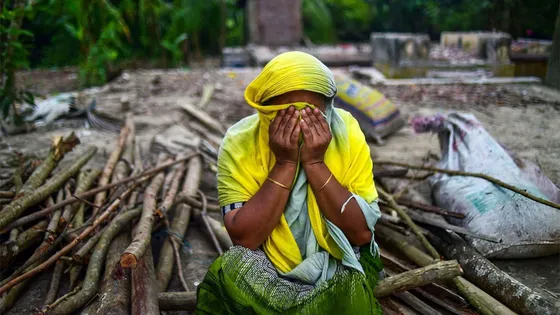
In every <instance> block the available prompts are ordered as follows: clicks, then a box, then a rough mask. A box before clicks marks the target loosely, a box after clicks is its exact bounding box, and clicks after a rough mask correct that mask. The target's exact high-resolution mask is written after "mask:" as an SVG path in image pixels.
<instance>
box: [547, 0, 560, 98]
mask: <svg viewBox="0 0 560 315" xmlns="http://www.w3.org/2000/svg"><path fill="white" fill-rule="evenodd" d="M553 40H554V42H553V43H552V51H551V52H550V58H549V59H548V69H547V73H546V79H545V83H546V84H547V85H550V86H552V87H554V88H557V89H559V90H560V7H559V8H558V16H557V17H556V30H555V32H554V39H553Z"/></svg>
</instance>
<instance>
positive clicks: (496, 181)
mask: <svg viewBox="0 0 560 315" xmlns="http://www.w3.org/2000/svg"><path fill="white" fill-rule="evenodd" d="M374 164H375V165H392V166H401V167H406V168H408V169H411V170H422V171H430V172H436V173H443V174H447V175H451V176H470V177H477V178H482V179H485V180H487V181H489V182H491V183H492V184H495V185H498V186H501V187H504V188H506V189H509V190H511V191H513V192H516V193H518V194H520V195H521V196H523V197H525V198H529V199H531V200H533V201H536V202H538V203H541V204H543V205H547V206H549V207H553V208H556V209H560V204H557V203H555V202H552V201H550V200H547V199H543V198H540V197H537V196H535V195H532V194H530V193H528V192H527V191H526V190H524V189H521V188H517V187H515V186H513V185H510V184H508V183H505V182H503V181H501V180H499V179H497V178H494V177H492V176H488V175H486V174H482V173H471V172H464V171H457V170H448V169H443V168H437V167H429V166H415V165H410V164H406V163H401V162H393V161H375V162H374Z"/></svg>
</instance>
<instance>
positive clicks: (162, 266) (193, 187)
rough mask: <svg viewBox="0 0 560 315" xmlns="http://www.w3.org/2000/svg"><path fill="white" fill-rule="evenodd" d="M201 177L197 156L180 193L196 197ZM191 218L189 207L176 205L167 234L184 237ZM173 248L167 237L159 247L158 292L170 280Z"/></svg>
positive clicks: (190, 165) (192, 160) (200, 166)
mask: <svg viewBox="0 0 560 315" xmlns="http://www.w3.org/2000/svg"><path fill="white" fill-rule="evenodd" d="M201 176H202V159H201V158H200V157H199V156H197V157H194V158H193V159H191V160H190V161H189V163H188V170H187V175H186V177H185V180H184V182H183V187H182V189H181V193H182V194H184V195H187V196H196V193H197V191H198V186H199V184H200V178H201ZM190 217H191V207H190V206H188V205H186V204H182V203H180V204H178V206H177V207H175V210H174V216H173V221H172V222H171V226H170V227H169V230H170V231H169V233H170V234H172V235H175V236H177V237H179V238H183V237H184V236H185V232H186V230H187V226H188V224H189V221H190ZM174 261H175V258H174V253H173V246H171V243H170V241H169V236H168V237H167V239H166V240H165V241H164V242H163V245H162V247H161V251H160V255H159V260H158V263H157V267H156V278H157V288H158V291H159V292H164V291H165V290H166V289H167V285H168V284H169V279H171V273H172V271H173V265H174Z"/></svg>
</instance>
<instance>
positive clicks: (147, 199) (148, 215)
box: [121, 155, 165, 268]
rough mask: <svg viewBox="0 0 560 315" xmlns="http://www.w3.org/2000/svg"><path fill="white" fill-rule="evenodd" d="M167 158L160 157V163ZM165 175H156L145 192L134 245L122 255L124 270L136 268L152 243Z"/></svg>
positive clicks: (133, 241)
mask: <svg viewBox="0 0 560 315" xmlns="http://www.w3.org/2000/svg"><path fill="white" fill-rule="evenodd" d="M164 158H165V157H164V156H161V155H160V158H159V159H158V160H159V161H162V160H163V159H164ZM164 178H165V174H164V173H161V174H158V175H156V176H155V177H154V178H153V179H152V182H151V183H150V185H149V186H148V187H147V188H146V191H145V192H144V205H143V207H142V216H140V221H139V222H138V224H137V226H136V229H135V234H134V238H133V239H132V243H130V245H128V247H127V248H126V250H125V251H124V253H123V254H122V255H121V266H122V267H123V268H136V264H137V263H138V260H139V259H140V258H141V257H143V256H144V253H145V252H146V250H147V248H148V247H149V245H150V243H151V241H152V227H153V225H154V219H155V215H156V196H157V194H158V192H159V190H160V189H161V186H162V184H163V180H164Z"/></svg>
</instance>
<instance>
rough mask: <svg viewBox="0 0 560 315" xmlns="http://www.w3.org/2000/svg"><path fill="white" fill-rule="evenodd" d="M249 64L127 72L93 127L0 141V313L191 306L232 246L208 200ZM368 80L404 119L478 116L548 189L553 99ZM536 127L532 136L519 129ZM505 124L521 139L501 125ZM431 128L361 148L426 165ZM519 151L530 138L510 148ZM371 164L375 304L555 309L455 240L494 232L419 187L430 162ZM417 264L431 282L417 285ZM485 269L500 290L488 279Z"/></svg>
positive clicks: (251, 72) (98, 109) (419, 309)
mask: <svg viewBox="0 0 560 315" xmlns="http://www.w3.org/2000/svg"><path fill="white" fill-rule="evenodd" d="M256 74H258V69H240V70H231V69H222V70H220V71H206V72H186V71H139V72H135V73H128V72H125V73H123V75H121V77H119V78H117V79H116V80H114V81H113V82H111V83H109V84H108V85H106V86H105V87H103V88H102V89H101V90H100V92H99V93H96V94H95V95H94V96H95V97H94V99H95V114H96V115H97V116H96V117H101V118H100V119H102V122H99V121H97V123H96V120H95V118H93V123H91V118H88V116H87V112H86V115H85V116H83V117H81V118H79V119H80V122H81V123H80V124H79V125H78V126H76V125H75V124H70V122H69V121H70V120H71V119H66V118H64V119H59V120H58V122H59V125H58V129H55V130H53V129H43V131H41V132H33V133H27V134H21V135H18V136H16V137H7V138H6V139H4V140H3V141H4V142H3V143H2V144H1V146H0V204H1V205H0V207H2V208H1V209H2V210H0V255H2V256H1V257H0V259H2V264H3V265H4V267H3V268H0V269H1V270H2V271H0V297H1V298H0V313H6V314H18V313H30V312H42V313H44V314H72V313H76V312H78V311H80V310H82V311H83V314H102V313H103V312H104V311H105V310H109V309H115V310H116V309H117V308H118V309H119V310H121V312H122V313H125V314H126V313H129V312H130V310H131V309H133V310H135V311H136V312H139V313H147V312H156V313H157V312H159V311H166V312H168V313H169V314H182V313H179V312H178V311H183V312H184V311H189V312H190V311H192V310H193V308H194V307H195V305H196V295H195V292H196V286H197V285H198V284H199V283H200V282H201V281H202V279H203V278H204V275H205V273H206V270H207V268H208V266H209V265H210V264H211V263H212V261H213V260H214V259H215V258H216V257H217V256H218V255H219V253H220V252H221V251H223V250H226V249H227V248H228V247H229V246H231V240H230V239H229V237H228V235H227V233H226V232H225V230H224V229H223V223H222V222H221V215H220V214H219V207H218V205H217V200H216V196H217V190H216V189H217V187H216V178H215V172H216V158H217V152H218V148H219V145H220V143H221V139H222V137H223V135H224V131H225V130H226V129H227V127H228V126H229V125H231V124H233V123H234V122H236V121H238V120H239V119H241V118H243V117H245V116H247V115H250V114H253V113H254V112H253V110H252V109H251V108H250V107H249V106H246V105H244V98H243V90H244V87H245V86H246V85H247V84H248V83H249V82H250V80H251V79H252V78H254V77H255V76H256ZM376 89H378V90H379V92H380V93H382V94H383V95H384V96H385V97H386V98H387V99H389V100H391V102H394V105H395V106H396V107H397V106H398V110H399V111H400V112H401V114H402V115H403V117H406V116H415V115H420V114H421V115H422V116H426V115H433V114H435V113H434V112H440V111H442V108H444V109H445V110H449V109H455V110H457V109H460V110H462V111H469V112H473V113H476V116H477V118H479V124H480V125H484V126H485V127H487V128H488V131H489V133H490V134H498V135H499V137H497V138H496V140H497V141H499V143H500V144H502V145H503V146H504V147H505V146H507V150H508V154H509V156H512V153H509V152H516V153H518V154H519V153H520V154H519V156H515V157H514V158H513V157H512V159H513V160H514V161H515V163H516V165H517V166H518V167H520V168H523V167H521V166H519V165H520V164H519V163H520V162H519V161H524V160H526V159H529V160H531V161H534V162H535V163H536V164H533V165H534V167H535V168H536V169H539V167H540V169H542V173H544V174H547V175H549V177H550V180H549V181H548V182H546V181H543V182H546V183H547V184H548V187H549V188H548V190H547V193H546V194H547V196H548V195H551V194H553V193H554V192H556V193H557V191H554V189H552V188H551V187H552V186H550V184H552V185H553V186H554V183H558V181H559V180H560V170H559V169H558V168H557V165H556V164H557V163H554V159H555V155H554V154H549V153H550V152H551V151H550V152H549V151H546V150H545V151H541V150H540V148H541V146H542V147H545V146H546V145H548V146H554V143H557V141H560V140H559V139H558V137H556V136H554V135H551V137H549V138H546V139H545V138H538V139H536V138H535V137H534V134H535V133H537V132H539V133H540V132H542V130H544V131H546V130H548V129H549V128H550V126H552V125H553V122H554V118H553V116H554V113H556V114H557V111H558V108H560V106H558V104H560V103H558V104H557V103H555V102H557V101H554V100H551V99H549V98H545V97H541V96H539V95H538V94H536V93H534V91H533V89H532V87H528V86H520V87H518V86H515V87H512V86H482V85H473V86H469V85H450V86H410V87H408V86H399V87H393V86H380V87H376ZM523 91H525V94H524V92H523ZM492 92H496V94H495V95H492ZM524 97H525V98H524ZM499 101H501V104H498V102H499ZM91 102H92V100H91V99H89V100H88V101H86V102H85V104H87V105H86V108H87V106H89V105H90V104H91ZM521 117H525V120H523V119H521ZM556 117H557V116H556ZM512 119H513V121H511V120H512ZM535 121H539V122H541V125H540V126H539V128H540V129H539V130H541V131H539V130H525V129H527V128H526V124H532V123H534V122H535ZM84 122H85V123H87V124H84ZM549 125H550V126H549ZM519 129H522V130H525V131H526V134H523V133H522V132H521V131H519V132H518V133H515V134H514V133H513V132H515V130H519ZM512 130H513V132H512ZM71 132H74V135H73V136H68V137H66V138H63V137H60V135H61V134H70V133H71ZM55 135H59V136H58V137H56V138H54V139H55V141H51V140H52V139H53V137H54V136H55ZM434 138H435V137H432V136H429V135H427V134H414V133H413V130H412V129H411V128H410V127H408V126H402V127H399V128H398V129H397V130H394V131H393V132H392V133H391V136H389V137H388V138H387V139H386V142H387V143H386V145H385V146H383V147H378V146H375V145H374V144H371V148H372V156H373V157H374V160H387V159H391V160H393V161H404V162H410V163H412V162H415V163H416V165H417V164H420V162H421V163H422V164H423V165H427V162H428V161H429V160H427V159H426V156H428V155H430V156H432V157H434V156H435V158H437V159H439V158H440V156H438V154H441V153H440V152H439V151H438V144H437V139H434ZM78 139H79V141H80V142H81V143H82V144H78V141H77V140H78ZM547 141H548V142H547ZM48 143H52V144H51V145H50V147H49V146H48V145H47V144H48ZM531 146H533V147H534V146H537V147H536V148H535V149H534V150H533V151H531V150H524V148H531ZM96 148H97V150H96ZM549 149H550V148H549ZM550 150H552V149H550ZM540 152H544V153H543V154H539V153H540ZM535 157H539V159H538V160H536V159H535ZM523 165H531V164H523ZM380 167H381V168H380ZM525 167H527V166H525ZM375 174H376V177H375V178H376V183H379V184H378V185H377V186H378V187H379V193H380V205H381V209H382V211H383V216H382V218H381V219H380V221H379V222H378V224H377V226H376V241H377V242H378V243H379V245H380V249H381V258H382V260H383V263H384V265H385V271H386V274H387V277H386V278H385V280H383V281H382V282H380V283H379V285H378V289H376V294H379V296H384V297H381V298H379V301H380V303H381V304H382V306H383V309H384V312H385V313H387V314H427V313H429V314H477V313H479V314H514V312H520V313H522V314H555V312H556V313H557V312H558V310H557V309H556V307H557V306H555V303H558V297H557V296H555V295H554V292H552V293H551V292H546V290H542V289H541V288H534V286H533V285H532V284H533V283H529V285H528V284H527V283H526V279H525V278H523V279H522V282H519V281H517V280H516V278H517V276H515V277H512V271H511V270H509V269H506V270H502V269H500V268H498V267H500V266H501V265H500V264H498V262H494V261H489V260H487V259H486V258H484V257H482V256H481V255H480V254H477V253H476V252H475V250H474V249H473V248H472V247H471V246H472V245H473V244H472V242H471V243H469V242H464V241H463V237H465V238H467V239H472V238H473V237H474V239H479V238H481V237H482V238H487V239H493V238H495V237H498V238H501V237H502V236H501V235H499V236H498V235H495V234H494V233H488V232H487V231H477V230H473V229H472V228H471V226H470V225H469V224H468V221H469V220H470V219H469V218H467V216H468V214H467V213H465V212H464V211H462V209H459V208H457V207H453V206H451V205H449V204H444V203H439V202H437V200H436V202H433V201H432V200H431V196H432V188H431V186H430V185H429V184H428V181H430V178H431V177H432V176H434V173H433V172H428V173H422V172H419V171H415V170H412V169H405V170H404V171H403V170H402V168H401V169H399V170H397V171H395V170H394V169H385V168H383V167H382V165H381V163H380V164H379V165H377V166H376V168H375ZM535 174H537V173H535ZM531 176H533V175H531ZM434 178H436V177H434ZM450 178H463V179H470V177H454V176H451V177H450ZM532 178H538V179H539V180H540V178H541V177H538V176H536V175H535V176H533V177H532ZM477 180H478V179H477ZM483 197H484V196H482V198H483ZM518 198H519V199H520V200H524V199H521V198H525V197H523V196H518ZM434 204H437V206H436V205H434ZM552 210H554V211H559V210H556V209H552ZM459 235H460V236H459ZM477 237H478V238H477ZM475 247H476V246H475ZM453 259H456V260H457V261H458V262H459V264H460V265H461V266H460V267H459V265H458V264H457V262H455V261H454V260H453ZM473 259H475V260H473ZM473 261H476V263H473ZM521 264H523V262H521ZM525 264H526V263H525ZM481 268H482V269H481ZM517 269H520V270H521V269H524V270H523V272H525V271H526V270H527V269H530V268H529V267H527V268H519V266H517ZM61 270H62V272H61ZM463 271H464V274H463ZM549 272H550V271H549ZM552 272H554V271H552ZM427 273H429V274H431V275H434V277H432V278H430V279H428V281H427V282H426V281H423V282H422V281H420V282H419V281H417V280H418V278H422V277H418V275H419V274H427ZM516 275H517V274H516ZM491 277H496V279H499V282H497V283H499V286H500V287H498V286H497V285H495V284H493V283H491V282H489V281H487V279H489V278H491ZM424 280H426V279H424ZM443 280H447V281H443ZM504 287H506V288H507V290H502V289H503V288H504ZM47 291H48V292H47ZM511 292H521V295H519V296H513V293H511ZM47 293H48V294H47ZM510 293H511V294H510ZM525 297H530V298H525ZM175 312H177V313H175Z"/></svg>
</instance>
